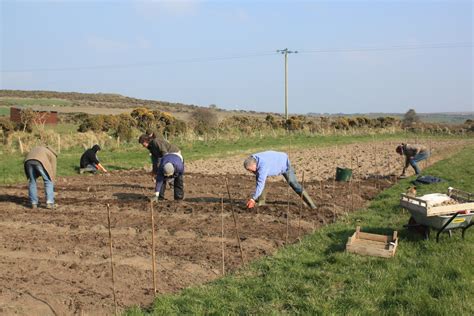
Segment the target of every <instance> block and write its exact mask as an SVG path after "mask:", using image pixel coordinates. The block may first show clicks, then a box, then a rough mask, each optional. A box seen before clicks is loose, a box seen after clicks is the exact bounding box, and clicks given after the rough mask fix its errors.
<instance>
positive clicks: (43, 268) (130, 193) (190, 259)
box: [0, 142, 462, 315]
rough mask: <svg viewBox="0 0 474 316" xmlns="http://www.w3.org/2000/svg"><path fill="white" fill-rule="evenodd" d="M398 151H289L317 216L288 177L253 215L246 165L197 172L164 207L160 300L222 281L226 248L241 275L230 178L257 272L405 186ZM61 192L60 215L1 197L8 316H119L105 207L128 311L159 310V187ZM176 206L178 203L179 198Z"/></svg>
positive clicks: (68, 187)
mask: <svg viewBox="0 0 474 316" xmlns="http://www.w3.org/2000/svg"><path fill="white" fill-rule="evenodd" d="M394 146H395V143H373V144H359V145H348V146H339V147H337V148H336V147H330V148H314V149H305V150H298V151H296V150H294V151H292V150H290V158H291V161H292V164H293V166H294V167H295V169H296V171H297V175H298V178H301V177H302V173H303V171H304V179H305V181H304V186H305V188H306V189H307V190H308V191H309V192H310V194H311V195H312V196H313V198H314V200H315V202H316V204H317V205H318V210H316V211H311V210H310V209H308V208H305V207H302V206H301V203H300V201H299V199H298V196H297V195H296V194H295V193H294V192H290V193H289V195H288V190H287V187H288V186H287V185H286V183H284V180H283V178H282V177H277V178H274V179H273V180H272V181H270V183H269V190H268V194H267V202H268V205H266V206H262V207H259V208H256V209H254V210H251V211H247V210H245V208H244V202H245V200H246V199H247V198H248V197H249V195H250V193H251V192H252V190H253V188H254V185H255V183H254V178H253V177H252V176H251V175H250V174H246V173H245V171H244V170H243V168H242V159H243V158H244V157H243V156H239V157H234V158H230V159H225V160H223V159H220V160H218V159H211V160H205V161H195V162H191V163H188V164H187V174H186V176H185V192H186V199H185V201H182V202H175V201H172V200H166V201H162V202H159V204H158V205H155V213H154V214H155V231H156V237H155V238H156V239H155V240H156V262H157V281H158V292H159V294H161V293H170V292H176V291H179V290H180V289H183V288H185V287H188V286H191V285H197V284H202V283H205V282H208V281H211V280H214V279H216V278H219V277H220V276H221V275H222V257H221V256H222V253H221V242H222V240H223V241H224V244H225V269H226V273H227V272H231V271H235V270H236V269H237V268H239V267H240V266H241V258H240V253H239V249H238V246H237V240H236V237H235V227H234V224H233V220H232V215H231V211H230V209H231V208H230V203H229V199H228V198H227V192H226V189H225V177H223V176H222V175H224V174H228V180H229V185H230V190H231V194H232V197H233V199H234V200H235V202H236V206H235V210H236V212H237V214H236V216H237V221H238V225H239V227H238V228H239V231H240V240H241V243H242V248H243V253H244V257H245V261H246V262H248V261H251V260H254V259H256V258H258V257H261V256H266V255H271V254H272V253H274V252H275V251H276V250H277V249H278V248H279V247H281V246H282V245H284V244H285V243H287V242H288V243H293V242H295V241H297V240H298V238H299V237H301V236H302V235H305V234H308V233H310V232H312V231H313V230H314V229H317V228H318V227H320V226H321V225H325V224H327V223H330V222H332V221H334V220H335V219H337V217H339V216H343V215H344V214H345V213H347V212H351V211H354V210H355V209H357V208H360V207H362V206H363V205H364V204H365V203H366V202H367V201H368V200H370V199H372V198H373V197H374V196H375V195H376V194H377V192H379V191H380V190H382V189H384V188H387V187H389V186H390V185H392V184H393V183H394V182H395V181H396V179H395V177H394V176H392V175H395V174H399V173H400V171H401V160H400V158H399V157H398V156H397V155H395V154H394ZM461 146H462V143H461V142H449V143H448V142H437V143H433V144H431V147H432V148H433V149H434V150H433V152H434V154H433V156H432V157H431V158H430V160H429V162H428V163H429V164H431V163H433V162H435V161H437V160H439V159H441V158H444V157H446V156H447V155H450V154H454V153H455V152H456V151H457V150H458V149H459V148H460V147H461ZM392 153H393V154H392ZM351 156H352V163H351ZM356 157H357V158H356ZM374 157H376V159H374ZM336 166H340V167H348V168H351V167H352V169H353V170H354V174H355V180H354V181H353V182H350V183H337V182H334V181H333V178H334V170H335V168H336ZM422 166H423V164H422ZM55 190H56V192H57V197H56V200H57V203H58V208H57V209H55V210H47V209H45V208H39V209H38V210H36V211H32V210H31V209H29V208H28V207H27V205H28V200H27V185H26V183H25V184H21V185H12V186H3V187H1V193H0V244H1V247H0V284H1V285H2V286H1V287H0V314H2V315H55V314H56V315H69V314H77V315H104V314H113V310H114V302H113V296H112V281H111V269H110V257H109V238H108V228H107V227H108V226H107V209H106V205H107V204H110V210H111V213H112V216H111V226H112V236H113V251H114V255H113V256H114V267H115V271H114V272H115V288H116V296H117V301H118V305H119V308H120V309H124V308H126V307H129V306H132V305H142V306H148V305H150V304H151V302H152V300H153V283H152V272H151V265H152V260H151V224H150V210H149V203H148V202H147V201H146V199H145V197H146V196H148V195H150V193H152V192H153V183H152V181H151V179H150V177H149V176H148V175H147V174H146V173H145V172H144V171H141V170H137V171H121V172H113V173H111V174H109V175H96V176H94V175H82V176H79V175H78V176H75V177H67V178H61V179H59V180H58V181H57V183H56V188H55ZM40 194H42V190H40ZM221 197H224V208H225V209H224V213H223V218H224V231H225V237H224V239H222V238H221V220H222V217H221V216H222V215H221ZM167 198H169V199H171V198H172V194H171V192H170V190H168V192H167ZM288 200H289V202H290V204H289V214H290V216H289V230H288V239H287V224H286V221H287V220H286V216H287V201H288ZM334 202H335V203H336V204H335V205H334V204H333V203H334ZM342 242H344V241H341V243H342Z"/></svg>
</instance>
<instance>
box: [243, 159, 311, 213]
mask: <svg viewBox="0 0 474 316" xmlns="http://www.w3.org/2000/svg"><path fill="white" fill-rule="evenodd" d="M244 168H245V169H246V170H247V171H250V172H252V173H253V174H255V177H256V182H257V183H256V188H255V192H254V193H253V195H252V197H251V198H250V199H249V200H248V201H247V208H253V207H254V206H255V204H256V203H257V201H258V205H264V204H265V181H266V180H267V177H269V176H278V175H283V177H284V178H285V180H286V182H288V184H289V185H290V187H291V188H292V189H293V190H294V191H295V192H296V193H297V194H298V195H300V196H302V197H303V200H304V202H305V203H306V205H308V206H309V207H310V208H312V209H316V205H315V204H314V202H313V200H312V199H311V197H310V196H309V194H308V192H306V191H304V190H303V188H302V186H301V184H299V182H298V180H297V179H296V175H295V171H294V170H293V168H292V167H291V164H290V161H289V159H288V155H287V154H286V153H283V152H278V151H264V152H261V153H256V154H253V155H251V156H249V157H248V158H247V159H245V160H244Z"/></svg>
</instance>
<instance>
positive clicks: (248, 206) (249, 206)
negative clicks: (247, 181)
mask: <svg viewBox="0 0 474 316" xmlns="http://www.w3.org/2000/svg"><path fill="white" fill-rule="evenodd" d="M254 207H255V200H254V199H250V200H248V201H247V208H254Z"/></svg>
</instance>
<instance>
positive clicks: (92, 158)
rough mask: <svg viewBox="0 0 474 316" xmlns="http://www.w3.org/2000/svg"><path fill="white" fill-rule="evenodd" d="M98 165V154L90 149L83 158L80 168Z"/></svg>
mask: <svg viewBox="0 0 474 316" xmlns="http://www.w3.org/2000/svg"><path fill="white" fill-rule="evenodd" d="M98 163H99V159H98V158H97V152H96V151H94V150H93V149H92V148H89V149H87V150H86V151H85V152H84V153H83V154H82V156H81V161H80V167H81V168H86V167H87V166H88V165H96V164H98Z"/></svg>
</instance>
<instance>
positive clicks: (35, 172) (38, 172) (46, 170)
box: [24, 146, 58, 209]
mask: <svg viewBox="0 0 474 316" xmlns="http://www.w3.org/2000/svg"><path fill="white" fill-rule="evenodd" d="M57 156H58V154H57V153H56V152H55V151H54V150H53V149H52V148H51V147H49V146H47V147H44V146H39V147H35V148H33V149H32V150H31V151H30V152H29V153H28V155H27V156H26V158H25V162H24V168H25V175H26V178H27V179H28V180H29V185H28V197H29V199H30V203H31V208H33V209H36V208H37V207H38V190H37V186H36V179H37V178H38V177H42V178H43V181H44V191H45V194H46V208H49V209H52V208H54V181H55V178H56V157H57Z"/></svg>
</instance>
